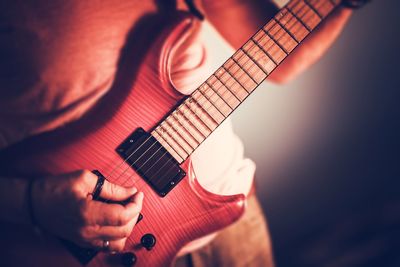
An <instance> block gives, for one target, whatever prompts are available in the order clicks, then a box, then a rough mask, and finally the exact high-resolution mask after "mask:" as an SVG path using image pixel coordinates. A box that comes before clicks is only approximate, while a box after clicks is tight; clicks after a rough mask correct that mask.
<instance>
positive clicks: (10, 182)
mask: <svg viewBox="0 0 400 267" xmlns="http://www.w3.org/2000/svg"><path fill="white" fill-rule="evenodd" d="M27 186H28V181H27V180H25V179H18V178H4V177H0V203H1V204H0V221H3V222H10V223H15V224H30V220H29V215H28V209H27V199H26V197H27V195H26V193H27Z"/></svg>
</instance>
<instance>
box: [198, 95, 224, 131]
mask: <svg viewBox="0 0 400 267" xmlns="http://www.w3.org/2000/svg"><path fill="white" fill-rule="evenodd" d="M199 93H200V94H201V95H202V96H204V98H205V99H207V101H208V102H210V103H211V105H213V106H214V107H215V109H216V110H217V111H218V112H219V113H221V115H222V117H224V118H226V117H225V115H224V114H223V113H222V112H221V111H220V110H219V109H218V108H217V107H216V106H215V105H214V103H213V102H212V101H211V100H210V99H209V98H208V97H207V96H206V95H205V94H203V93H204V92H202V91H201V90H199ZM217 125H218V123H217Z"/></svg>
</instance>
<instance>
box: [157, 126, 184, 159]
mask: <svg viewBox="0 0 400 267" xmlns="http://www.w3.org/2000/svg"><path fill="white" fill-rule="evenodd" d="M157 129H162V132H166V130H165V129H164V128H163V126H162V123H161V124H159V125H158V127H157V128H156V132H157V134H158V135H159V136H160V137H161V138H162V139H163V140H164V141H165V142H166V143H167V144H168V145H169V147H170V148H172V150H173V151H174V152H175V153H176V154H177V155H178V156H179V157H180V158H182V159H185V156H183V157H182V155H181V153H179V152H178V151H177V150H176V149H175V147H173V146H172V145H171V144H170V143H169V142H168V141H167V139H165V137H164V136H163V133H162V132H161V133H159V132H158V131H157ZM167 134H168V133H167ZM172 140H173V139H172ZM173 141H174V140H173ZM175 143H176V141H175ZM183 151H184V150H183ZM186 154H187V153H186Z"/></svg>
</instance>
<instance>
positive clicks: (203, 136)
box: [177, 101, 211, 141]
mask: <svg viewBox="0 0 400 267" xmlns="http://www.w3.org/2000/svg"><path fill="white" fill-rule="evenodd" d="M183 106H186V107H187V108H188V109H189V112H191V113H192V114H193V115H194V116H196V117H197V118H198V119H199V120H200V121H201V123H202V124H204V125H205V122H203V120H202V119H200V117H199V116H198V115H197V114H196V113H195V112H193V110H192V109H191V108H190V107H189V106H188V105H187V104H186V102H185V101H184V102H183V103H182V104H181V105H180V106H179V107H178V108H177V110H178V111H179V112H180V114H181V115H182V116H183V117H184V118H185V121H187V122H188V123H189V124H190V125H191V126H192V128H193V129H194V130H195V131H196V132H198V133H199V134H200V135H201V138H205V137H206V136H205V135H204V134H203V133H202V132H201V131H200V129H198V128H197V127H196V125H194V123H193V122H192V120H191V119H190V118H188V117H187V116H186V114H185V112H184V111H182V110H181V109H182V108H183ZM206 127H207V126H206ZM207 128H208V127H207ZM209 130H210V131H211V129H209ZM196 141H197V139H196Z"/></svg>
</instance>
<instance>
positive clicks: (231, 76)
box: [222, 65, 250, 93]
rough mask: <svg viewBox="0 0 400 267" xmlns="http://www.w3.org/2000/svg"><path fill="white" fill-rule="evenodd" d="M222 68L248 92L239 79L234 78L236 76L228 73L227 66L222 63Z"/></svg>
mask: <svg viewBox="0 0 400 267" xmlns="http://www.w3.org/2000/svg"><path fill="white" fill-rule="evenodd" d="M222 68H223V69H224V70H225V71H226V72H227V73H228V74H229V75H230V76H231V77H232V78H233V79H234V80H235V81H236V82H237V83H238V84H240V86H241V87H242V88H243V89H244V90H245V91H246V92H247V93H250V92H249V91H247V89H246V87H244V86H243V84H242V83H241V82H239V80H238V79H236V77H235V76H233V75H232V73H230V72H229V70H228V69H227V68H225V66H224V65H222Z"/></svg>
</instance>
